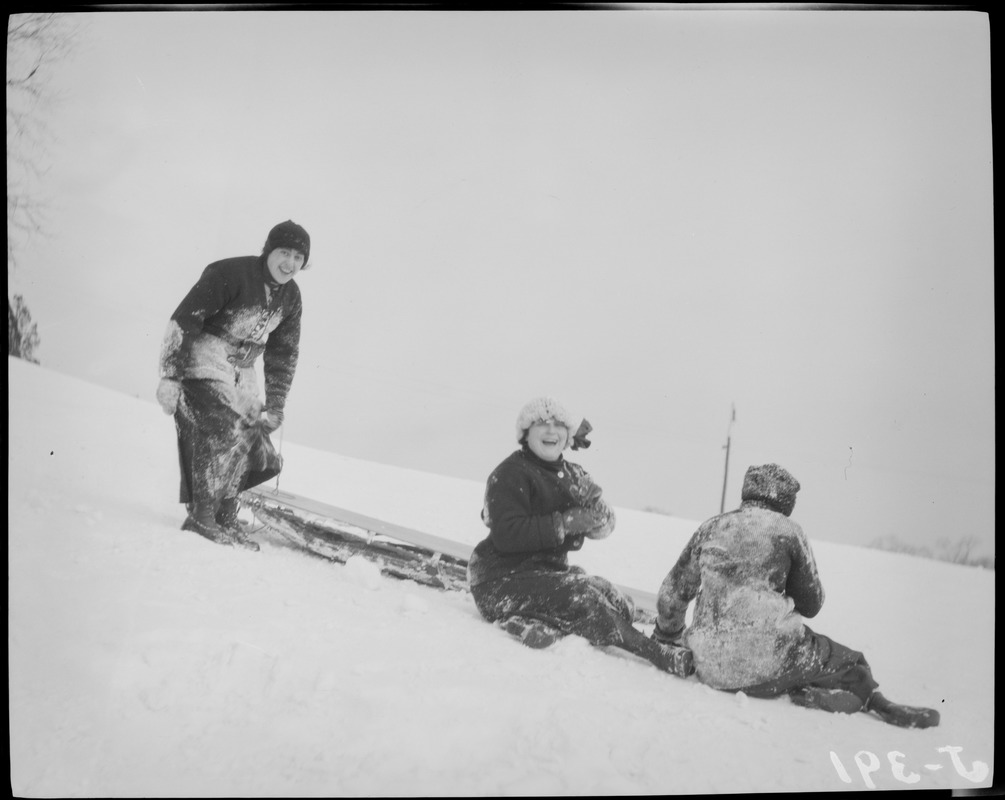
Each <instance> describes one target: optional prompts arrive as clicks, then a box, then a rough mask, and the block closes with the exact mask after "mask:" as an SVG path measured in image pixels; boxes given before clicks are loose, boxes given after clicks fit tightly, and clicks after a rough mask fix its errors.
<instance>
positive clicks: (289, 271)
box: [265, 247, 304, 283]
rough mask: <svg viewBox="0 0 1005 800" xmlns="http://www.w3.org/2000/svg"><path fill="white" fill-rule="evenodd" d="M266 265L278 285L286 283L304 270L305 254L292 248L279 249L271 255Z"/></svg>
mask: <svg viewBox="0 0 1005 800" xmlns="http://www.w3.org/2000/svg"><path fill="white" fill-rule="evenodd" d="M265 264H266V266H268V268H269V274H270V275H271V276H272V280H274V281H275V282H276V283H286V282H287V281H290V280H292V279H293V277H294V276H295V275H296V274H297V273H298V272H300V270H301V269H302V268H303V266H304V254H303V253H301V252H300V251H299V250H294V249H293V248H290V247H277V248H276V249H275V250H273V251H272V252H271V253H269V256H268V258H266V259H265Z"/></svg>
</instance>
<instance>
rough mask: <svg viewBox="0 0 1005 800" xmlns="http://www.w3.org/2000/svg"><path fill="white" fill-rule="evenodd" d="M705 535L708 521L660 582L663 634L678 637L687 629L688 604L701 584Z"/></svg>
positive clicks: (658, 623) (659, 613)
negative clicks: (685, 620) (702, 548)
mask: <svg viewBox="0 0 1005 800" xmlns="http://www.w3.org/2000/svg"><path fill="white" fill-rule="evenodd" d="M706 535H707V532H706V524H702V525H701V526H700V527H699V528H698V530H696V531H695V532H694V535H693V536H691V540H690V541H689V542H688V543H687V545H686V546H685V547H684V549H683V550H682V551H681V554H680V556H679V557H678V558H677V563H676V564H674V565H673V569H671V570H670V572H669V573H667V576H666V577H665V578H664V579H663V583H662V584H661V585H660V590H659V594H658V595H657V598H656V612H657V619H656V626H657V627H658V628H659V630H660V631H661V632H663V633H664V634H667V635H670V636H677V635H678V634H680V632H681V631H683V630H684V617H685V615H686V613H687V607H688V605H689V604H690V603H691V601H692V600H694V598H695V596H696V595H697V594H698V589H699V587H700V586H701V567H700V564H699V555H700V553H701V544H702V542H703V540H704V539H705V537H706Z"/></svg>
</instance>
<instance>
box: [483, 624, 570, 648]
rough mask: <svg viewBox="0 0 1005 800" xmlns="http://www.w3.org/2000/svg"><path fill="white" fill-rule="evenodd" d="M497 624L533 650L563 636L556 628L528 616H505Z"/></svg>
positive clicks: (551, 643)
mask: <svg viewBox="0 0 1005 800" xmlns="http://www.w3.org/2000/svg"><path fill="white" fill-rule="evenodd" d="M499 626H500V627H501V628H502V629H503V630H504V631H506V633H508V634H510V636H515V637H516V638H517V639H519V640H520V641H521V642H522V643H523V644H525V645H526V646H527V647H530V648H532V649H534V650H542V649H544V648H545V647H549V646H550V645H553V644H554V643H555V642H557V641H558V640H559V639H561V638H562V637H563V636H565V634H564V633H563V632H562V631H560V630H559V629H558V628H553V627H552V626H551V625H548V624H547V623H546V622H541V620H539V619H531V618H529V617H507V618H506V619H504V620H500V621H499Z"/></svg>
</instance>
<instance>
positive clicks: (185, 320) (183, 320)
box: [160, 264, 231, 380]
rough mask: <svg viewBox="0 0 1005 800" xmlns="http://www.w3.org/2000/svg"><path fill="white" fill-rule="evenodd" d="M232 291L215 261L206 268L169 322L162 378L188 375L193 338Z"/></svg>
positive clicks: (161, 364)
mask: <svg viewBox="0 0 1005 800" xmlns="http://www.w3.org/2000/svg"><path fill="white" fill-rule="evenodd" d="M230 294H231V289H230V287H229V286H228V285H227V281H226V280H225V278H224V277H223V275H222V273H221V272H220V271H219V270H218V269H216V268H215V267H214V265H213V264H210V265H209V266H208V267H206V269H204V270H203V271H202V275H201V276H200V277H199V280H198V281H196V284H195V286H193V287H192V288H191V289H189V291H188V294H186V295H185V297H184V298H183V299H182V301H181V303H179V304H178V308H176V309H175V312H174V313H173V314H172V315H171V319H170V320H169V321H168V326H167V331H166V332H165V333H164V341H163V342H162V344H161V353H160V373H161V377H162V378H173V379H176V380H177V379H180V378H182V377H184V374H185V367H186V366H187V364H188V358H189V351H190V349H191V347H192V339H193V337H195V336H196V335H197V334H199V333H201V332H202V326H203V323H204V322H205V321H206V320H207V319H208V318H209V317H211V316H213V315H214V314H216V313H217V312H218V311H219V310H220V309H221V308H223V306H224V305H226V303H227V302H228V300H229V299H230Z"/></svg>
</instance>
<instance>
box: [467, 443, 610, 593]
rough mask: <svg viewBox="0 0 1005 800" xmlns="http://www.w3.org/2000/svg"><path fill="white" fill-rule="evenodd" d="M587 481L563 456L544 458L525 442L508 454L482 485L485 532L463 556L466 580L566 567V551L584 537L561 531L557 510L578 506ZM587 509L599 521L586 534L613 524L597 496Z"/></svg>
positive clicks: (603, 532)
mask: <svg viewBox="0 0 1005 800" xmlns="http://www.w3.org/2000/svg"><path fill="white" fill-rule="evenodd" d="M591 485H592V480H591V479H590V476H589V475H588V474H587V472H586V470H584V469H583V468H582V467H581V466H579V465H578V464H573V463H572V462H569V461H566V460H565V459H564V458H559V460H557V461H545V460H543V459H541V458H538V457H537V456H536V455H534V453H533V452H531V451H530V449H529V448H527V447H526V446H524V447H523V449H521V450H517V451H516V452H514V453H512V454H511V455H510V456H508V457H507V458H506V459H505V460H504V461H503V462H502V463H501V464H500V465H499V466H498V467H496V468H495V470H494V471H493V472H492V474H491V475H490V476H489V479H488V482H487V485H486V488H485V503H484V507H483V510H482V521H483V522H484V523H485V525H487V526H488V528H489V535H488V537H487V538H485V539H484V540H483V541H481V542H480V543H479V544H478V545H477V546H476V547H475V549H474V552H473V553H472V555H471V559H470V561H469V562H468V578H469V581H470V583H471V585H472V586H477V585H479V584H482V583H485V582H488V581H492V580H494V579H496V578H499V577H502V576H504V575H512V574H514V573H518V572H529V571H535V570H544V571H552V572H565V571H568V569H569V559H568V552H569V550H573V549H578V548H579V547H580V546H582V541H583V540H582V536H579V537H574V536H564V534H563V528H562V520H561V514H562V512H565V511H568V510H569V509H571V508H575V507H577V506H582V505H583V503H584V500H583V498H584V497H586V495H587V493H588V491H589V487H590V486H591ZM592 510H593V511H594V512H595V513H596V514H597V516H598V518H600V519H602V520H603V521H604V527H603V528H602V529H601V530H599V531H597V532H596V533H593V534H591V536H592V537H593V538H603V536H606V535H607V534H609V533H610V532H611V531H612V530H613V529H614V522H615V520H614V512H613V511H612V510H611V509H610V508H609V507H608V506H607V505H606V504H605V503H604V502H603V500H600V499H597V500H596V503H595V504H594V505H593V506H592Z"/></svg>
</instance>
